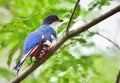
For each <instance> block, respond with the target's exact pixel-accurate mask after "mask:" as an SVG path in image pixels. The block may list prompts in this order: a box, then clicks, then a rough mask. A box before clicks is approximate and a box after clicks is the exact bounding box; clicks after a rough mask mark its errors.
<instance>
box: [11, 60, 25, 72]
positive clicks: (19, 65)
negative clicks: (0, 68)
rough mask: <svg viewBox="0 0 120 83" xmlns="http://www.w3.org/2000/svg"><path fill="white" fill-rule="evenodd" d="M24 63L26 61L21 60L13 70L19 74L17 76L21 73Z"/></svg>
mask: <svg viewBox="0 0 120 83" xmlns="http://www.w3.org/2000/svg"><path fill="white" fill-rule="evenodd" d="M23 62H24V61H21V60H19V62H18V63H17V64H16V66H15V67H14V68H13V69H14V70H15V71H16V72H17V74H18V72H19V70H20V68H21V66H22V64H23Z"/></svg>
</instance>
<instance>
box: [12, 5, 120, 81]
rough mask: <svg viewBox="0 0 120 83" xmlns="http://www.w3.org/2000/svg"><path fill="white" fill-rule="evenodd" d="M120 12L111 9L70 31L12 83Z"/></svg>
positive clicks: (118, 9) (118, 7)
mask: <svg viewBox="0 0 120 83" xmlns="http://www.w3.org/2000/svg"><path fill="white" fill-rule="evenodd" d="M119 11H120V5H118V6H117V7H115V8H113V9H111V10H110V11H108V12H107V13H105V14H104V15H101V16H99V17H97V18H96V19H94V20H92V21H91V22H89V23H87V24H85V25H84V26H82V27H78V28H77V29H76V30H72V31H68V32H67V33H65V34H64V35H63V37H62V38H61V39H60V41H58V42H57V43H56V44H55V45H54V46H53V47H52V49H51V50H50V51H49V52H48V53H47V54H46V56H44V57H43V58H42V59H41V60H37V61H36V62H35V63H33V64H32V65H31V66H30V67H29V68H27V69H26V70H25V71H24V72H22V73H21V74H19V75H18V76H16V77H15V78H14V79H13V80H11V83H19V82H21V81H22V80H23V79H25V78H26V77H27V76H28V75H29V74H30V73H32V72H33V71H34V70H35V69H36V68H38V67H39V66H40V65H41V64H43V63H44V62H45V61H46V60H47V59H48V58H50V57H51V56H52V55H53V54H54V53H55V52H56V51H57V50H58V49H59V48H60V46H61V45H62V44H63V43H64V42H65V41H67V40H68V39H70V38H71V37H73V36H75V35H77V34H79V33H82V32H84V31H85V30H87V29H89V28H91V27H92V26H94V25H96V24H98V23H99V22H101V21H103V20H104V19H106V18H108V17H110V16H112V15H114V14H115V13H117V12H119Z"/></svg>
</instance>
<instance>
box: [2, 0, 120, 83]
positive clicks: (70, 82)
mask: <svg viewBox="0 0 120 83" xmlns="http://www.w3.org/2000/svg"><path fill="white" fill-rule="evenodd" d="M75 2H76V0H34V1H33V0H1V1H0V6H1V7H4V8H6V9H7V10H8V11H9V12H10V13H11V14H12V20H11V21H10V22H9V23H0V53H1V55H3V54H4V53H3V54H2V51H3V50H4V52H5V50H9V53H7V54H6V55H4V56H5V58H7V59H5V60H7V61H6V64H7V65H8V66H12V67H13V66H14V65H13V64H12V62H14V63H15V62H16V61H14V60H13V58H14V56H15V53H16V52H17V51H18V50H20V51H21V48H22V46H23V42H24V40H25V38H26V36H27V35H28V34H29V33H31V32H32V31H34V30H35V29H37V28H38V27H39V26H40V25H41V22H42V20H43V19H44V18H45V17H46V16H47V15H49V14H56V15H58V16H59V17H60V18H64V19H65V20H66V21H68V20H69V17H70V14H71V10H72V8H73V7H74V4H75ZM109 4H110V1H108V0H93V1H92V2H91V3H90V4H89V5H88V6H89V10H87V9H85V8H82V7H81V6H80V5H79V6H78V7H77V10H76V12H75V15H74V17H73V21H72V23H71V26H72V25H73V24H74V23H76V21H75V20H76V19H78V18H79V17H81V18H82V20H83V21H84V20H87V19H88V17H89V14H90V13H91V12H94V11H92V10H93V9H94V8H99V9H101V8H102V7H103V6H104V5H109ZM66 24H67V22H65V23H64V24H63V25H62V26H61V27H60V28H59V30H58V32H57V33H58V34H63V33H64V32H65V27H66ZM92 36H94V34H91V33H89V32H85V33H82V34H78V35H77V36H76V37H74V38H72V39H70V40H69V41H67V42H66V43H65V45H67V46H65V47H64V45H63V47H61V48H60V49H59V51H58V52H56V54H55V55H54V56H53V57H52V58H50V59H49V60H48V61H47V62H45V63H44V64H43V65H42V66H41V67H40V68H38V69H37V70H36V71H34V72H33V73H32V75H30V76H29V77H28V78H26V79H25V80H24V81H23V82H22V83H34V82H35V83H40V82H41V83H110V82H111V83H112V82H114V80H113V78H114V79H115V74H116V72H113V71H117V69H118V68H114V67H116V66H115V65H114V64H116V62H115V61H114V59H111V58H110V57H103V56H102V54H99V53H96V52H95V53H93V54H90V55H86V56H85V55H84V54H82V53H80V52H76V51H75V52H74V55H73V54H72V53H71V52H70V49H75V50H78V49H81V48H82V47H87V48H91V47H94V43H93V42H89V41H88V40H89V38H91V37H92ZM71 42H72V43H71ZM76 44H77V47H79V48H76ZM9 47H10V49H8V48H9ZM18 55H19V54H18ZM76 56H79V58H76ZM1 57H3V56H1ZM17 57H18V56H17ZM108 59H110V60H113V63H111V65H113V67H112V66H110V64H109V60H108ZM104 62H105V63H104ZM30 64H31V63H30V62H29V59H28V60H27V61H26V62H25V64H24V66H25V67H24V68H23V70H24V69H25V68H26V67H28V66H29V65H30ZM98 64H99V65H98ZM1 65H2V64H1ZM107 65H108V68H106V66H107ZM104 68H105V69H104ZM109 68H111V69H112V70H110V71H111V72H112V74H111V75H110V76H111V77H110V79H108V77H109V73H110V72H109V71H107V69H109ZM0 76H2V77H4V78H5V79H6V80H7V81H9V80H11V79H12V78H13V77H14V76H15V75H14V74H13V73H12V71H10V70H9V68H8V67H7V69H6V68H5V67H4V65H2V66H1V68H0Z"/></svg>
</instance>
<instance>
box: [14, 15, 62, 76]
mask: <svg viewBox="0 0 120 83" xmlns="http://www.w3.org/2000/svg"><path fill="white" fill-rule="evenodd" d="M62 22H63V20H62V19H59V17H58V16H57V15H48V16H47V17H46V18H45V19H44V20H43V22H42V24H41V26H40V27H39V28H38V29H36V30H35V31H33V32H31V33H30V34H29V35H28V36H27V37H26V39H25V41H24V45H23V50H22V55H21V57H20V59H19V61H18V63H17V64H16V66H15V67H14V68H13V69H14V70H15V71H16V73H17V74H18V72H19V70H20V68H21V67H22V65H23V63H24V61H25V60H26V58H27V57H30V61H31V62H32V58H33V57H35V58H36V59H42V57H43V56H45V54H46V53H47V52H48V51H49V50H50V49H51V48H52V46H53V42H54V40H56V39H57V33H56V31H57V29H58V27H59V26H60V25H61V24H62Z"/></svg>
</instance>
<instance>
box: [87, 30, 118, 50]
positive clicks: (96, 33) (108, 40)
mask: <svg viewBox="0 0 120 83" xmlns="http://www.w3.org/2000/svg"><path fill="white" fill-rule="evenodd" d="M89 32H90V31H89ZM90 33H94V34H97V35H99V36H101V37H103V38H105V39H106V40H108V41H109V42H111V43H112V44H113V45H115V46H116V47H117V48H118V49H120V47H119V45H117V44H116V43H115V42H114V41H112V40H111V39H109V38H107V37H105V36H104V35H102V34H100V33H99V32H90Z"/></svg>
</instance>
